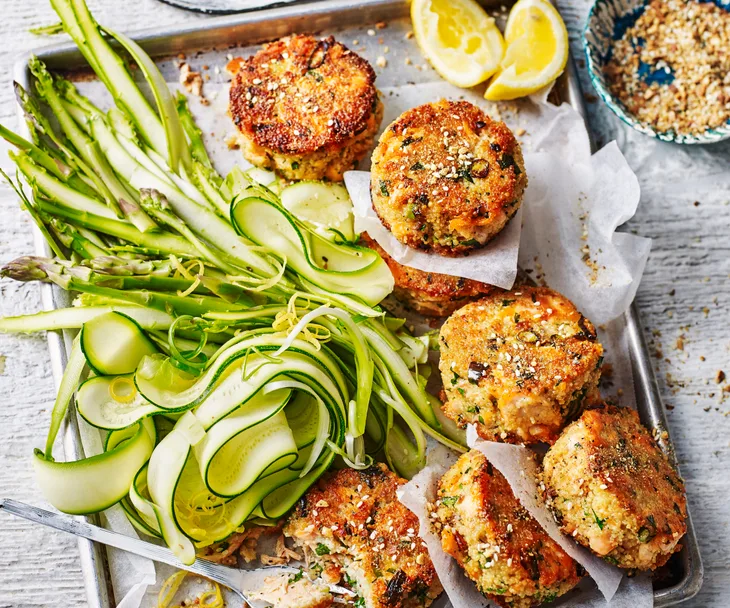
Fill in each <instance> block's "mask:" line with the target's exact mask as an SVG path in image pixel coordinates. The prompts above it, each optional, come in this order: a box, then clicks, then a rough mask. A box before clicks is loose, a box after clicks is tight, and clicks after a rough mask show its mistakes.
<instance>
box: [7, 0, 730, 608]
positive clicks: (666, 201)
mask: <svg viewBox="0 0 730 608" xmlns="http://www.w3.org/2000/svg"><path fill="white" fill-rule="evenodd" d="M89 4H90V5H91V9H92V10H93V11H94V14H95V15H96V16H97V17H98V19H99V21H101V22H102V23H105V24H109V25H111V26H113V27H115V28H116V29H119V30H122V31H127V32H132V31H134V30H136V29H141V28H148V27H153V26H157V25H159V26H163V25H169V24H173V23H179V22H183V21H187V22H191V21H194V20H196V19H203V18H205V17H202V16H199V15H194V14H190V13H186V12H183V11H180V10H177V9H174V8H171V7H169V6H167V5H164V4H160V3H159V2H156V1H154V0H126V1H121V2H120V1H117V0H95V1H92V0H90V1H89ZM0 6H1V7H2V10H3V14H2V19H0V122H2V123H3V124H5V125H7V126H9V127H11V128H15V127H16V115H15V104H14V100H13V93H12V86H11V85H12V65H13V62H14V58H15V56H17V55H18V54H19V53H20V52H22V51H26V50H28V49H32V48H33V47H36V46H41V45H44V44H48V43H51V42H53V41H52V40H47V39H43V38H38V37H36V36H33V35H32V34H30V33H29V32H28V29H29V28H31V27H37V26H40V25H47V24H50V23H54V22H56V21H57V19H56V16H55V15H54V13H53V11H52V10H51V8H50V4H49V2H48V0H2V2H0ZM589 7H590V0H563V1H562V2H561V3H560V8H561V10H562V12H563V15H564V16H565V18H566V21H567V22H568V25H569V29H570V30H571V42H572V45H573V52H574V54H575V56H576V57H577V58H579V68H580V72H581V77H582V78H583V88H584V91H586V92H588V93H592V89H591V87H590V84H589V83H588V81H587V77H586V74H585V70H584V69H582V68H583V62H582V57H583V52H582V49H581V46H580V41H579V32H580V30H581V29H582V27H583V23H584V21H585V16H586V14H587V11H588V9H589ZM587 99H588V101H589V103H588V108H589V112H590V120H591V126H592V128H593V131H594V134H595V135H596V139H597V142H598V143H599V144H604V143H606V142H608V141H610V140H612V139H617V140H618V142H619V144H620V146H621V148H622V150H623V151H624V154H626V156H627V157H628V159H629V162H630V163H631V165H632V167H633V168H634V170H635V171H636V172H637V174H638V175H639V177H640V180H641V184H642V189H643V196H642V204H641V206H640V208H639V212H638V214H637V216H636V217H635V218H634V219H633V220H632V222H631V225H630V228H631V230H632V231H634V232H636V233H637V234H640V235H643V236H648V237H651V238H653V239H654V244H653V251H652V254H651V257H650V259H649V264H648V266H647V269H646V274H645V276H644V280H643V282H642V285H641V288H640V290H639V295H638V300H639V305H640V307H641V310H642V311H643V319H644V326H645V328H646V329H647V331H648V332H649V334H648V335H649V337H650V338H651V340H652V347H653V348H654V349H655V350H656V359H655V368H656V371H657V374H658V377H659V383H660V386H661V389H662V392H663V395H664V399H665V402H666V404H667V406H668V409H669V411H668V416H669V422H670V427H671V432H672V436H673V439H674V443H675V445H676V446H677V451H678V455H679V459H680V463H681V467H682V472H683V473H684V475H685V477H686V479H687V487H688V491H689V500H690V504H691V507H692V510H693V513H694V515H695V526H696V527H697V533H698V536H699V540H700V545H701V550H702V556H703V558H704V563H705V584H704V587H703V589H702V591H701V593H700V595H699V596H698V597H697V598H696V599H694V600H693V601H691V602H689V603H688V604H687V605H688V606H692V607H709V606H712V607H717V608H721V607H722V608H724V607H726V606H728V605H730V599H728V598H730V525H729V524H730V506H728V495H729V494H730V392H726V393H724V395H725V396H726V397H727V400H726V401H725V402H724V403H723V402H722V401H721V395H722V394H723V392H722V385H718V384H716V382H715V378H716V375H717V372H718V370H724V371H726V372H727V373H728V376H730V326H729V324H728V320H727V317H725V316H724V315H726V314H727V313H728V311H730V241H729V240H730V142H729V143H727V144H717V145H715V146H712V147H707V148H688V147H685V148H679V147H676V146H671V145H667V144H657V143H655V142H653V141H651V140H649V139H648V138H646V137H644V136H641V135H637V134H636V133H634V132H632V131H631V130H630V129H628V128H627V127H625V126H624V125H623V124H622V123H620V122H619V120H618V119H617V118H615V117H614V116H613V115H612V114H611V113H610V112H609V110H608V109H606V108H605V107H603V106H602V105H601V103H600V102H598V101H597V100H596V99H595V97H593V96H592V95H590V94H589V95H588V96H587ZM0 166H7V162H5V160H4V159H0ZM30 228H31V225H30V221H29V218H28V216H27V215H26V214H24V213H22V212H21V211H20V209H19V207H18V205H17V202H15V201H14V200H13V199H12V198H11V197H9V196H8V193H7V191H4V192H0V261H1V262H5V261H8V260H11V259H13V258H15V257H17V256H20V255H23V254H27V253H30V252H31V251H32V245H31V230H30ZM39 307H40V302H39V291H38V289H37V287H36V286H34V285H23V284H18V283H14V282H12V281H9V280H4V281H2V282H0V314H1V315H12V314H22V313H28V312H33V311H36V310H38V309H39ZM53 398H54V389H53V383H52V379H51V374H50V369H49V362H48V352H47V346H46V340H45V338H44V337H43V336H27V337H26V336H23V337H8V336H3V335H0V495H2V496H9V497H13V498H16V499H20V500H25V501H28V502H32V503H39V502H40V501H41V499H40V496H39V493H38V490H37V489H36V488H35V485H34V483H33V478H32V471H31V464H30V456H31V453H32V449H33V448H34V447H36V446H40V445H42V444H43V441H44V439H45V433H46V429H47V426H48V414H49V409H50V407H51V405H52V403H53ZM85 605H86V599H85V596H84V590H83V583H82V579H81V570H80V566H79V558H78V552H77V549H76V543H75V541H74V540H73V539H72V538H69V537H66V536H61V535H59V534H56V533H54V532H50V531H46V530H44V529H42V528H39V527H34V526H32V525H30V524H27V523H25V522H24V521H22V520H18V519H12V518H10V517H6V516H0V608H10V607H12V608H30V607H43V608H56V607H57V608H73V607H76V606H85Z"/></svg>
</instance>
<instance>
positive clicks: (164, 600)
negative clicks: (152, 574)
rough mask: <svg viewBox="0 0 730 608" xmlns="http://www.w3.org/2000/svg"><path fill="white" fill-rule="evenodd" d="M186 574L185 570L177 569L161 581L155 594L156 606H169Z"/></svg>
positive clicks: (162, 607) (164, 607) (158, 607)
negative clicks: (158, 590)
mask: <svg viewBox="0 0 730 608" xmlns="http://www.w3.org/2000/svg"><path fill="white" fill-rule="evenodd" d="M187 574H188V573H187V572H185V570H178V571H177V572H175V574H173V575H172V576H169V577H168V578H167V579H166V580H165V582H164V583H162V587H161V588H160V593H159V595H158V596H157V608H170V602H172V599H173V598H174V597H175V594H176V593H177V590H178V589H179V588H180V585H182V582H183V580H184V579H185V577H186V576H187Z"/></svg>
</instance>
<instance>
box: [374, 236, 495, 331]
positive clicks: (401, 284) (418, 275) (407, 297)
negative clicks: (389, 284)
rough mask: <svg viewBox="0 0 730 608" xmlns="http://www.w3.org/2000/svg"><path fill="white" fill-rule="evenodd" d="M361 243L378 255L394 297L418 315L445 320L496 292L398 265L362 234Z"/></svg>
mask: <svg viewBox="0 0 730 608" xmlns="http://www.w3.org/2000/svg"><path fill="white" fill-rule="evenodd" d="M360 242H361V244H362V245H365V247H369V248H370V249H373V250H374V251H377V252H378V253H379V254H380V257H381V258H383V260H384V261H385V263H386V264H387V265H388V268H390V272H391V273H392V275H393V279H394V280H395V288H394V289H393V295H394V296H395V297H396V298H397V299H398V300H399V301H400V302H402V303H403V304H404V305H406V306H407V307H408V308H410V309H411V310H414V311H415V312H417V313H420V314H422V315H426V316H429V317H448V316H449V315H450V314H451V313H452V312H454V311H455V310H458V309H459V308H461V307H462V306H464V304H467V303H468V302H471V301H472V300H475V299H477V298H479V297H481V296H484V295H487V294H489V293H492V292H493V291H495V290H497V288H496V287H493V286H492V285H487V284H486V283H480V282H479V281H473V280H471V279H464V278H462V277H454V276H451V275H448V274H439V273H438V272H424V271H423V270H418V269H417V268H411V267H410V266H404V265H403V264H399V263H398V262H396V261H395V260H394V259H393V258H392V257H390V256H389V255H388V253H387V252H386V251H385V250H384V249H383V248H382V247H381V246H380V245H378V243H377V242H376V241H375V240H373V239H371V238H370V237H369V236H368V234H367V233H366V232H365V233H363V234H362V235H360Z"/></svg>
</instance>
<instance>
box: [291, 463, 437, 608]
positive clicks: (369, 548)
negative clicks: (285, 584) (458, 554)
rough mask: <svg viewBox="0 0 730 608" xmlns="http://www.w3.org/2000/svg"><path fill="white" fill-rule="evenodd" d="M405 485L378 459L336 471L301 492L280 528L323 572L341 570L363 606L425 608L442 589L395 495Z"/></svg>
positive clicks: (412, 523) (411, 517) (414, 527)
mask: <svg viewBox="0 0 730 608" xmlns="http://www.w3.org/2000/svg"><path fill="white" fill-rule="evenodd" d="M404 483H405V480H403V479H400V478H398V477H397V476H396V475H395V474H394V473H392V472H391V471H390V470H388V468H387V467H386V466H385V465H384V464H378V465H375V466H372V467H370V468H369V469H366V470H364V471H356V470H354V469H342V470H340V471H337V472H335V473H333V474H330V475H328V476H326V477H324V478H323V479H322V480H320V481H319V483H318V484H317V485H315V486H313V487H312V488H311V489H310V490H309V491H308V492H307V493H306V494H305V495H304V496H303V497H302V499H301V500H300V501H299V502H298V503H297V506H296V508H295V509H294V511H293V513H292V514H291V516H290V518H289V521H288V522H287V524H286V526H285V528H284V534H285V535H287V536H289V537H291V538H292V539H293V540H294V543H295V546H300V547H303V548H305V549H306V550H308V551H310V552H311V557H312V559H314V560H317V561H319V562H321V564H322V566H323V568H324V570H325V573H326V574H328V576H329V577H330V578H335V579H337V578H338V577H339V573H340V572H342V573H343V574H344V581H345V583H346V584H348V585H350V586H351V587H352V588H353V590H354V591H355V592H356V593H357V594H358V595H359V596H360V597H361V598H362V599H363V601H364V604H363V606H364V608H416V607H425V606H429V605H430V604H431V602H432V601H433V600H434V599H435V598H436V597H437V596H438V595H439V594H440V593H441V591H442V588H441V584H440V582H439V580H438V577H437V576H436V572H435V570H434V568H433V564H432V563H431V559H430V557H429V555H428V550H427V549H426V545H425V543H424V542H423V540H421V538H420V537H419V536H418V526H419V524H418V518H416V516H415V515H414V514H413V513H411V512H410V511H409V510H408V509H407V508H406V507H405V506H403V505H402V504H401V503H400V502H399V501H398V498H397V497H396V490H397V489H398V486H400V485H401V484H404ZM333 574H334V576H332V575H333ZM358 605H360V604H358Z"/></svg>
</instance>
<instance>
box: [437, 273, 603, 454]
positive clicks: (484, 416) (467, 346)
mask: <svg viewBox="0 0 730 608" xmlns="http://www.w3.org/2000/svg"><path fill="white" fill-rule="evenodd" d="M439 340H440V345H441V358H440V361H439V369H440V370H441V378H442V381H443V385H444V390H445V393H446V397H447V402H446V403H445V404H444V412H445V413H446V415H447V416H448V417H449V418H451V419H452V420H454V421H455V422H457V423H458V424H459V425H461V426H466V425H467V424H470V423H471V424H475V425H476V428H477V431H478V433H479V435H480V436H482V437H483V438H485V439H490V440H493V441H506V442H510V443H537V442H540V441H545V442H548V443H552V442H554V441H555V440H556V439H557V438H558V435H559V434H560V431H561V430H562V428H563V427H564V426H565V425H566V424H567V423H568V422H569V421H570V420H571V419H572V418H574V417H575V416H577V415H578V413H579V412H580V411H581V409H582V407H583V404H584V403H585V402H589V403H590V402H593V401H595V400H596V399H597V394H598V390H597V387H598V381H599V379H600V374H601V371H600V365H601V362H602V359H603V357H602V355H603V347H602V346H601V345H600V344H599V343H598V342H597V339H596V330H595V328H594V327H593V324H592V323H591V322H590V321H589V320H588V319H586V318H585V317H584V316H583V315H582V314H581V313H580V312H579V311H578V310H577V309H576V308H575V306H574V305H573V304H572V303H571V302H570V301H569V300H568V299H567V298H565V297H564V296H562V295H561V294H559V293H557V292H555V291H553V290H551V289H548V288H546V287H527V286H523V287H519V288H516V289H513V290H512V291H509V292H501V293H496V294H493V295H491V296H487V297H486V298H483V299H481V300H478V301H476V302H472V303H470V304H467V305H466V306H464V307H463V308H461V309H460V310H458V311H456V312H455V313H454V314H453V315H452V316H451V317H449V319H448V320H447V321H446V323H445V324H444V325H443V327H442V328H441V333H440V338H439Z"/></svg>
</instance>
